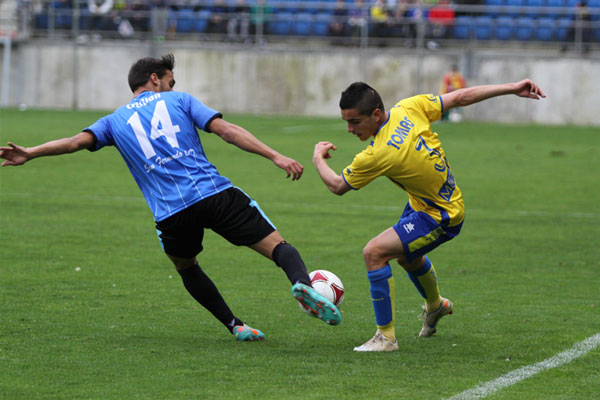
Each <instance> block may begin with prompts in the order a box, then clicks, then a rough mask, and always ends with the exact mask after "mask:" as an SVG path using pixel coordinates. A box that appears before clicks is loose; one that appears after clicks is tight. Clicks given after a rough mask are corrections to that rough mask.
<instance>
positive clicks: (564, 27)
mask: <svg viewBox="0 0 600 400" xmlns="http://www.w3.org/2000/svg"><path fill="white" fill-rule="evenodd" d="M571 26H573V20H572V19H571V18H566V17H563V18H559V19H557V20H556V39H557V40H560V41H565V40H567V32H568V31H569V29H571Z"/></svg>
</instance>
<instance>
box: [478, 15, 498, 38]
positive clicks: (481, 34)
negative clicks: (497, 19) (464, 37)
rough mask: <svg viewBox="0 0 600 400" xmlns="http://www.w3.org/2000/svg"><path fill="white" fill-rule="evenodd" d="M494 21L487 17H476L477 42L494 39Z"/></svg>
mask: <svg viewBox="0 0 600 400" xmlns="http://www.w3.org/2000/svg"><path fill="white" fill-rule="evenodd" d="M493 24H494V19H493V18H492V17H490V16H487V15H481V16H479V17H475V28H474V29H475V38H476V39H477V40H489V39H491V37H492V29H493Z"/></svg>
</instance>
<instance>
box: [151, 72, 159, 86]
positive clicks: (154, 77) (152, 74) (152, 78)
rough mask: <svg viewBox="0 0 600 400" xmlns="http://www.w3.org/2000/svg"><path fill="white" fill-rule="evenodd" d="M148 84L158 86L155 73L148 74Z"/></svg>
mask: <svg viewBox="0 0 600 400" xmlns="http://www.w3.org/2000/svg"><path fill="white" fill-rule="evenodd" d="M149 81H150V82H152V83H153V84H154V85H159V84H160V78H159V77H158V75H157V74H156V72H153V73H151V74H150V79H149Z"/></svg>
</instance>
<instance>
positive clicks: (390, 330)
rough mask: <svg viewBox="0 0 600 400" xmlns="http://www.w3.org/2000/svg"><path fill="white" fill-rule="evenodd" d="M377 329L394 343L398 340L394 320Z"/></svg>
mask: <svg viewBox="0 0 600 400" xmlns="http://www.w3.org/2000/svg"><path fill="white" fill-rule="evenodd" d="M377 329H379V331H380V332H381V333H382V334H383V336H385V337H386V338H388V339H390V340H391V341H392V342H393V341H395V340H396V328H395V327H394V320H392V322H390V323H389V324H387V325H384V326H379V325H377Z"/></svg>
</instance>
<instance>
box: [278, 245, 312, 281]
mask: <svg viewBox="0 0 600 400" xmlns="http://www.w3.org/2000/svg"><path fill="white" fill-rule="evenodd" d="M273 261H275V264H277V266H279V267H281V269H283V271H284V272H285V274H286V275H287V277H288V279H289V280H290V282H291V283H292V285H294V284H296V283H298V282H300V283H304V284H305V285H308V286H311V284H310V277H309V276H308V272H307V271H306V265H304V261H302V257H300V253H298V250H296V248H295V247H294V246H292V245H291V244H289V243H286V242H281V243H279V244H278V245H277V246H275V249H273Z"/></svg>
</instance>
